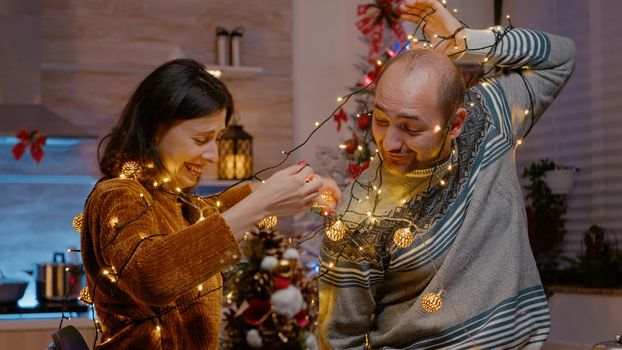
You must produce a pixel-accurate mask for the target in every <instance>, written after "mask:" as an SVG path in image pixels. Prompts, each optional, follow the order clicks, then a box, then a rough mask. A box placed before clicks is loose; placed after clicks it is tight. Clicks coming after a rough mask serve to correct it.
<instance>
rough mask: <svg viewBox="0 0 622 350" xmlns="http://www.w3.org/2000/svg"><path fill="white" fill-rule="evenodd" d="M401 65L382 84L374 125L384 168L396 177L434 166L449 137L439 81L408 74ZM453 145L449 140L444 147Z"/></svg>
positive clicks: (387, 75)
mask: <svg viewBox="0 0 622 350" xmlns="http://www.w3.org/2000/svg"><path fill="white" fill-rule="evenodd" d="M400 64H401V63H396V64H395V65H393V66H391V67H389V69H387V71H385V72H384V74H383V76H382V78H381V79H380V82H379V83H378V87H377V88H376V96H375V99H374V110H373V123H372V134H373V136H374V140H375V141H376V145H377V146H378V149H379V151H380V156H381V157H382V160H383V163H384V164H383V166H384V167H385V169H387V171H389V172H390V173H393V174H396V175H400V174H407V173H409V172H411V171H413V170H416V169H424V168H429V167H431V165H432V164H433V163H434V161H435V160H436V159H437V156H438V152H439V151H440V150H441V146H442V141H443V135H444V134H445V123H444V122H443V120H444V118H443V116H442V112H441V110H440V109H439V107H438V102H437V101H438V91H439V89H438V86H437V83H436V82H437V79H434V77H433V76H431V75H430V74H427V73H426V72H421V73H420V72H416V73H415V72H410V73H407V74H404V71H403V70H402V67H400ZM449 144H450V143H449V138H448V139H447V141H446V143H445V145H444V147H443V148H448V145H449Z"/></svg>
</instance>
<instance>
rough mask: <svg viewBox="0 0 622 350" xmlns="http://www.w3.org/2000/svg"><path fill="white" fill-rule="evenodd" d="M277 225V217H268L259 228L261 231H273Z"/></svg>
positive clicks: (261, 222)
mask: <svg viewBox="0 0 622 350" xmlns="http://www.w3.org/2000/svg"><path fill="white" fill-rule="evenodd" d="M277 223H278V219H277V217H276V216H268V217H267V218H264V219H263V220H261V221H260V222H258V223H257V227H259V229H261V230H272V229H273V228H275V227H276V224H277Z"/></svg>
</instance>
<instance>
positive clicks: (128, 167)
mask: <svg viewBox="0 0 622 350" xmlns="http://www.w3.org/2000/svg"><path fill="white" fill-rule="evenodd" d="M442 4H443V6H444V7H447V4H446V1H445V0H443V1H442ZM452 12H453V13H454V14H456V13H457V12H458V11H457V9H454V10H453V11H452ZM433 13H434V11H433V10H432V12H427V11H426V15H425V16H423V17H422V19H421V23H425V20H426V19H427V17H429V16H430V15H432V14H433ZM506 18H507V21H508V27H501V26H498V27H496V28H493V27H491V28H489V30H490V31H491V32H492V33H494V36H495V40H494V43H493V44H491V45H489V46H486V47H480V48H469V47H468V45H467V43H466V36H462V40H464V49H460V47H459V46H458V45H457V43H456V37H457V35H459V33H460V32H461V31H462V30H463V29H465V28H468V26H467V25H466V24H464V23H462V22H460V23H461V24H462V26H461V27H459V28H458V29H457V30H456V31H455V32H454V33H452V34H451V35H449V36H446V37H444V36H438V35H435V36H434V37H435V39H438V42H437V43H436V44H435V45H433V44H432V41H431V40H430V39H429V38H428V37H427V36H426V34H425V24H424V25H423V26H421V25H420V24H418V25H417V26H416V28H415V29H414V31H413V33H412V34H411V35H408V37H407V41H406V42H405V43H404V44H403V45H402V46H401V47H400V49H399V50H398V51H397V52H396V53H395V55H398V54H400V53H401V52H403V51H404V50H408V49H409V47H410V45H417V44H420V45H421V46H422V47H423V48H428V49H435V48H437V47H438V46H439V45H441V44H442V43H445V42H447V41H452V42H453V43H454V49H455V52H454V53H451V54H449V56H450V57H454V56H460V55H461V54H463V53H464V52H466V51H480V52H481V51H482V50H486V49H488V53H487V54H486V55H485V57H484V59H483V60H482V62H480V64H479V68H478V70H477V73H476V74H475V75H474V76H472V77H471V78H470V79H469V81H468V82H467V87H469V86H471V85H472V83H473V82H474V81H475V80H476V79H480V78H483V77H485V76H486V75H488V74H489V73H490V72H491V71H492V70H494V69H495V67H491V68H490V69H488V70H487V69H486V65H487V63H488V61H489V60H490V57H491V55H492V54H493V53H494V52H495V50H496V49H497V47H498V45H499V44H500V42H501V41H502V39H503V38H504V36H505V35H507V33H509V32H510V31H511V30H513V26H512V23H511V20H510V16H509V15H508V16H507V17H506ZM390 59H391V58H389V60H390ZM387 62H388V60H387V61H385V62H383V61H381V60H378V61H377V62H376V64H377V65H378V66H383V65H385V64H386V63H387ZM522 70H525V71H527V70H529V67H522ZM517 72H518V74H519V75H520V76H521V78H522V80H523V82H524V83H525V88H526V89H527V91H528V94H529V100H530V106H529V107H528V108H527V109H525V110H524V113H525V115H529V114H531V125H530V126H529V129H528V130H527V133H525V136H526V135H527V134H528V133H529V131H530V130H531V128H532V127H533V124H534V117H535V115H534V114H535V113H534V104H533V93H532V91H531V87H530V86H529V83H528V81H527V80H526V78H525V77H524V76H523V74H522V72H520V71H517ZM377 79H378V76H376V77H375V78H374V79H373V80H371V81H370V82H368V83H367V84H365V85H364V86H363V87H361V88H359V89H356V90H354V91H352V92H351V93H349V94H346V95H344V96H340V97H338V98H337V102H338V105H337V107H336V108H335V109H334V110H333V112H332V113H331V114H330V115H329V116H328V117H326V118H325V119H324V120H323V121H321V122H315V127H314V129H313V130H312V131H311V132H310V134H309V135H308V136H307V137H306V138H305V139H304V140H303V141H302V142H301V143H300V144H298V145H296V146H294V147H293V148H292V149H290V150H284V151H281V153H282V155H283V157H282V159H281V160H280V161H279V162H277V163H276V164H275V165H272V166H269V167H267V168H264V169H262V170H259V171H258V172H256V173H254V174H253V175H251V176H250V177H249V178H246V179H243V180H240V181H238V182H236V183H234V184H233V185H231V186H229V187H227V188H226V189H225V190H223V191H222V192H221V193H219V194H215V195H210V196H207V197H200V196H197V195H195V194H193V193H189V192H184V191H182V190H181V189H180V188H174V189H171V188H170V186H169V183H170V178H169V177H166V176H165V177H163V178H161V179H160V180H159V181H158V180H152V181H151V183H150V185H151V186H147V187H149V188H147V187H146V190H147V191H150V197H151V198H154V196H155V194H156V192H157V191H164V192H167V193H170V194H174V195H176V196H177V197H178V198H179V199H180V200H181V201H183V202H184V203H185V204H187V205H189V206H191V207H193V208H194V209H195V210H196V211H197V212H198V213H199V215H200V216H199V218H198V221H202V220H204V219H205V217H204V216H203V209H204V208H205V207H208V206H210V204H209V203H211V205H213V206H216V207H217V208H219V209H224V208H222V202H221V201H220V199H219V195H220V194H222V193H224V192H226V191H228V190H230V189H231V188H233V187H235V186H237V185H239V184H241V183H244V182H247V181H251V180H257V181H260V182H262V183H265V180H263V179H262V178H261V177H260V176H261V175H262V174H264V173H266V172H268V171H270V170H273V169H277V168H279V167H280V166H281V165H283V164H285V162H287V160H288V159H289V157H290V156H291V155H292V154H293V153H294V152H295V151H297V150H298V149H300V148H302V147H303V146H304V145H306V144H307V143H308V141H309V140H310V139H311V138H312V137H313V135H314V134H315V133H316V132H317V131H318V130H319V129H320V128H322V127H323V126H324V125H325V124H326V123H328V122H329V121H330V120H331V119H332V118H333V116H334V115H335V113H337V112H338V111H339V110H340V109H341V108H342V107H343V106H344V105H345V104H346V103H347V102H348V101H349V100H350V98H351V97H352V96H354V95H357V94H359V93H362V92H369V91H370V88H372V87H373V86H374V85H375V83H376V80H377ZM486 84H488V83H487V82H486V81H483V82H482V85H483V86H484V87H486ZM466 96H467V101H468V106H469V107H474V102H473V101H472V97H471V95H470V92H469V89H467V95H466ZM365 113H367V114H368V115H371V112H365ZM363 114H364V113H362V114H359V115H357V117H360V116H361V115H363ZM452 120H453V118H452ZM450 125H451V121H450V122H449V123H448V124H447V125H446V126H445V127H444V128H443V127H441V126H440V125H439V126H437V127H436V129H435V132H441V131H443V130H445V131H444V135H443V142H442V144H445V142H446V139H447V137H448V134H449V128H450ZM369 138H370V133H369V129H368V130H367V131H366V132H365V135H364V139H363V142H365V143H366V142H367V141H369ZM521 143H522V140H520V139H518V140H517V141H516V146H518V145H520V144H521ZM340 147H341V148H344V145H340ZM358 147H362V146H361V145H359V146H358ZM359 150H361V149H360V148H359ZM375 152H376V153H378V150H377V149H376V150H375ZM440 157H441V150H439V151H438V154H437V155H436V160H435V162H434V166H433V168H432V171H431V176H430V177H429V179H428V181H427V185H426V189H425V190H424V192H423V193H425V196H423V197H422V199H421V200H422V201H423V203H425V202H426V201H427V200H428V199H429V198H428V196H429V194H430V189H431V188H432V187H433V186H434V185H435V184H438V185H439V186H445V185H446V180H445V179H444V178H443V177H442V176H437V173H438V172H439V171H440V170H446V171H447V173H450V172H452V171H455V170H456V168H457V162H456V159H455V158H456V150H455V147H453V146H452V150H451V153H450V156H449V159H448V160H447V161H442V160H441V159H440ZM378 158H379V166H378V167H377V168H376V173H375V175H374V178H373V179H372V180H371V181H369V183H367V184H363V183H361V182H360V181H359V178H358V177H355V178H354V179H353V182H354V183H353V184H352V191H350V197H349V198H348V199H347V201H348V204H347V205H346V207H345V209H344V210H343V212H342V213H341V214H339V215H336V216H334V217H331V216H330V215H329V213H328V212H326V211H323V209H322V208H319V210H316V212H318V213H319V214H320V215H322V217H323V220H324V224H323V225H322V226H321V227H319V228H317V229H315V230H313V231H311V232H308V233H305V234H304V235H303V236H302V237H300V238H299V239H298V240H297V241H296V242H294V243H295V245H296V247H297V248H300V246H301V244H302V243H304V242H306V241H308V240H310V239H312V238H314V237H315V236H316V235H317V234H318V233H320V232H322V231H325V233H326V237H327V238H328V239H330V240H332V241H342V240H346V239H348V238H350V239H351V238H352V237H351V236H353V235H348V232H357V231H358V230H359V229H361V228H362V227H363V226H364V225H373V224H375V223H377V222H378V221H380V220H387V221H399V222H403V223H404V226H403V227H402V228H399V229H397V230H396V231H395V232H394V234H393V235H390V236H389V238H390V239H391V240H392V242H393V243H394V244H395V246H397V247H399V248H407V247H409V246H410V245H411V244H412V243H413V242H414V241H415V239H417V238H418V239H419V240H420V241H421V244H422V246H423V248H424V250H425V253H426V256H427V259H428V260H429V261H430V265H431V267H432V268H433V271H434V273H435V274H436V273H438V270H437V266H436V264H435V262H434V259H433V256H432V253H431V252H430V250H429V248H428V245H427V243H426V239H425V235H426V233H427V232H426V229H427V228H428V227H429V226H428V225H426V226H424V227H421V225H419V224H417V222H418V220H419V219H421V217H422V216H423V214H424V212H423V210H424V207H425V206H424V205H421V206H420V207H419V210H418V211H417V214H416V215H415V219H413V220H409V219H404V218H394V217H391V216H390V215H378V214H376V213H375V211H376V208H377V205H378V203H379V201H380V194H381V193H383V188H382V172H381V169H382V158H381V157H378ZM373 159H374V157H373V156H372V157H371V160H373ZM361 163H362V155H361V154H359V157H358V160H357V165H358V166H360V165H361ZM145 166H146V167H149V164H146V165H145ZM301 166H302V167H304V166H307V164H302V165H301ZM140 175H141V164H139V163H137V162H134V161H126V162H125V163H123V166H122V168H121V173H120V174H119V178H126V179H134V180H140V179H141V178H140ZM354 186H360V187H361V188H362V189H364V190H365V191H366V192H367V194H366V196H365V197H362V198H359V197H357V196H355V195H354ZM139 196H140V198H141V201H142V203H143V205H144V208H143V210H142V211H141V212H140V213H139V214H138V215H136V216H135V217H134V218H132V219H131V220H130V221H128V222H126V223H119V222H118V219H116V220H115V218H114V217H113V219H111V220H110V222H109V223H108V224H109V227H110V228H111V229H113V230H114V233H115V234H114V235H113V237H112V238H111V239H110V241H109V242H108V243H107V244H106V245H105V246H104V247H102V251H104V250H106V249H107V248H108V247H110V246H112V244H113V243H114V242H115V241H116V239H117V238H118V237H119V235H120V234H121V232H122V230H123V229H124V228H126V227H127V226H128V225H129V224H131V223H133V222H135V221H136V220H138V219H140V218H141V217H142V216H143V215H144V214H146V213H147V212H148V211H150V210H153V209H154V208H155V205H156V203H155V201H148V200H147V198H146V197H145V194H143V193H140V194H139ZM321 196H322V199H323V200H324V202H328V201H329V199H330V198H329V196H330V194H329V193H321ZM409 199H410V198H404V199H402V200H401V202H400V203H399V204H404V203H406V201H408V200H409ZM342 200H344V199H343V198H342ZM354 201H356V202H357V203H362V202H363V201H372V203H373V204H372V209H371V210H370V211H368V212H365V213H358V212H355V211H354V210H351V209H350V208H351V205H352V204H353V202H354ZM151 202H153V203H151ZM396 204H398V203H396ZM316 209H318V208H317V207H316ZM346 213H352V214H354V215H356V216H360V217H364V218H365V219H364V220H361V221H359V222H356V221H352V220H346V219H345V218H344V215H345V214H346ZM83 224H84V217H83V214H79V215H77V216H76V217H75V218H74V219H73V222H72V225H73V227H74V228H75V229H76V231H78V232H79V233H82V230H83ZM276 224H277V218H276V217H273V216H272V217H267V218H265V219H263V220H262V221H261V222H259V223H258V224H257V225H258V227H259V228H260V229H265V230H270V229H273V228H274V227H275V226H276ZM164 235H165V234H152V235H150V236H147V237H144V238H142V239H141V240H140V241H139V242H138V243H137V245H136V247H134V250H133V251H132V253H131V255H130V256H129V257H128V259H127V260H126V261H125V263H124V264H123V265H122V266H119V267H115V266H108V267H105V268H102V269H101V271H100V273H99V274H98V275H97V276H96V277H95V279H94V281H93V288H92V290H90V288H88V287H85V288H84V289H83V290H82V291H81V292H80V297H79V300H80V301H81V302H83V303H84V304H85V305H88V306H89V308H90V312H91V318H92V319H93V322H94V325H95V330H96V332H95V339H94V343H93V344H94V345H95V344H97V341H98V338H99V335H100V334H103V326H102V324H105V323H106V320H107V318H108V317H109V313H106V314H105V315H98V316H99V317H100V318H101V320H102V321H101V322H100V321H99V320H98V317H97V316H96V315H95V308H94V304H95V303H96V291H97V290H98V287H99V288H104V287H105V286H108V287H109V293H108V295H109V298H108V303H107V304H106V305H105V306H104V309H106V310H109V309H110V305H111V303H112V301H113V298H114V295H115V292H116V291H117V289H118V287H117V284H118V283H119V280H120V279H121V278H122V275H123V271H124V269H125V267H126V266H127V264H128V263H129V262H130V261H131V260H132V258H133V256H134V254H135V253H136V251H137V250H138V248H139V247H140V246H141V245H142V244H143V243H145V242H148V241H150V240H152V239H154V238H156V237H160V236H164ZM348 236H350V237H348ZM246 238H247V236H246V235H245V236H244V237H243V238H242V240H245V239H246ZM351 242H354V243H355V244H356V241H354V240H351ZM389 243H390V242H386V244H385V249H386V247H387V246H388V245H389ZM345 247H346V245H345V244H343V249H345ZM359 248H360V250H361V251H362V250H363V248H362V247H359ZM343 249H342V251H341V252H340V253H339V254H338V255H337V260H336V261H334V262H330V263H329V264H328V265H327V267H326V268H324V269H323V271H322V270H320V272H319V273H318V274H317V275H316V276H315V279H319V278H321V277H323V276H325V275H326V274H328V273H329V272H330V271H331V269H332V268H333V267H334V266H335V263H336V262H338V261H339V259H340V258H341V255H342V253H343ZM68 251H69V252H71V253H80V250H78V249H69V250H68ZM382 254H384V255H385V256H386V254H388V252H387V251H386V250H385V251H383V252H382ZM319 266H321V265H319ZM383 268H385V269H388V268H389V266H388V264H386V265H385V264H384V259H383ZM70 272H72V273H74V274H76V275H78V276H80V275H81V274H82V273H83V268H82V269H81V270H80V271H70ZM102 281H105V286H103V287H100V283H103V282H102ZM438 287H439V288H438V292H428V293H425V294H423V295H422V296H421V299H420V302H421V307H422V309H423V310H424V311H426V312H429V313H432V312H437V311H439V310H440V309H441V308H442V307H443V304H444V300H443V293H444V288H443V286H442V285H440V286H438ZM220 289H222V286H221V287H218V288H214V289H210V290H205V288H204V286H203V284H199V285H198V286H197V287H196V296H195V297H194V298H192V299H190V300H187V301H185V302H183V303H182V304H177V305H176V306H172V307H168V308H164V309H161V310H158V311H157V312H154V314H153V315H151V316H148V317H144V318H141V319H130V320H127V321H125V322H124V323H123V324H121V325H119V327H126V326H128V325H131V324H140V323H145V322H152V323H153V331H154V332H156V333H157V334H159V333H160V332H161V330H162V326H161V324H160V322H159V319H160V318H161V317H162V316H163V315H164V314H166V313H169V312H171V311H173V310H176V309H178V308H183V307H185V306H187V305H189V304H191V303H194V302H196V301H197V300H198V299H200V298H202V297H204V296H206V295H208V294H210V293H213V292H215V291H218V290H220ZM71 290H73V286H72V288H70V289H69V292H68V293H67V295H66V296H65V299H64V302H63V305H66V304H67V303H68V300H69V297H70V293H71ZM231 297H232V296H231V295H228V296H227V299H228V300H231ZM446 304H448V305H449V307H450V308H452V309H453V311H454V312H455V314H456V315H457V316H459V315H458V313H457V310H456V309H455V307H454V306H453V305H451V302H448V303H446ZM69 319H71V318H70V317H69V316H67V315H66V314H65V307H64V306H63V310H62V316H61V321H60V325H59V329H60V328H62V324H63V321H64V320H69ZM458 319H460V320H462V318H461V317H458ZM461 322H462V321H461ZM462 329H463V330H464V331H465V333H466V334H467V337H468V338H469V339H472V337H471V335H470V334H469V332H468V330H467V328H466V327H464V324H462ZM106 341H108V339H103V343H105V342H106Z"/></svg>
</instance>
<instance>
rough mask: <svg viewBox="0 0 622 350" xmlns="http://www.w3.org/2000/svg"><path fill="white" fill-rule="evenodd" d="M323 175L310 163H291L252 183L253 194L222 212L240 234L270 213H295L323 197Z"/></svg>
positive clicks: (280, 214)
mask: <svg viewBox="0 0 622 350" xmlns="http://www.w3.org/2000/svg"><path fill="white" fill-rule="evenodd" d="M323 185H324V183H323V180H322V178H321V177H319V176H317V175H315V174H314V173H313V169H311V167H309V166H308V165H292V166H290V167H287V168H285V169H283V170H280V171H277V172H276V173H274V175H272V176H271V177H270V178H268V179H267V180H266V181H265V183H262V184H257V186H253V193H251V194H250V195H248V197H246V198H244V199H243V200H241V201H240V202H238V203H237V204H236V205H234V206H233V207H231V208H229V210H227V211H225V212H224V213H222V217H223V219H225V221H226V222H227V224H228V225H229V227H230V228H231V230H232V231H233V232H234V233H235V234H236V235H238V236H241V235H242V234H243V233H244V231H245V230H246V229H247V228H248V227H250V226H252V225H253V224H255V223H257V222H258V221H260V220H262V219H263V218H265V217H268V216H286V215H293V214H297V213H300V212H303V211H305V210H309V208H310V207H311V206H312V205H313V202H314V201H317V199H318V198H319V196H320V188H322V186H323Z"/></svg>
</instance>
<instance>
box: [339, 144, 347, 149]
mask: <svg viewBox="0 0 622 350" xmlns="http://www.w3.org/2000/svg"><path fill="white" fill-rule="evenodd" d="M346 147H347V146H346V145H339V148H341V149H346Z"/></svg>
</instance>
